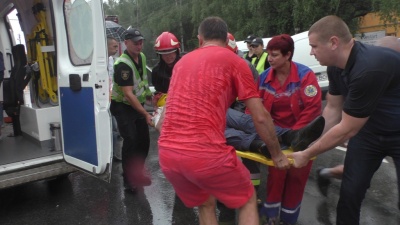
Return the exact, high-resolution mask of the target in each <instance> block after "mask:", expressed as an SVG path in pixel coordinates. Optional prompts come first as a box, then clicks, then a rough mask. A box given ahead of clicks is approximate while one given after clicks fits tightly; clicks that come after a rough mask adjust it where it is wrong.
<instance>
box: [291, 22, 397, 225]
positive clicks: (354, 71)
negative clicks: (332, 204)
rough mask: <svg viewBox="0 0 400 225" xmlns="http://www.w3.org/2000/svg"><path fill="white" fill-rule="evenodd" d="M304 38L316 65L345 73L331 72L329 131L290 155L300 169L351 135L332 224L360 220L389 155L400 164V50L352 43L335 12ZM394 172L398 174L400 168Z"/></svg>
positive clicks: (352, 40) (358, 221)
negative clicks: (371, 187)
mask: <svg viewBox="0 0 400 225" xmlns="http://www.w3.org/2000/svg"><path fill="white" fill-rule="evenodd" d="M308 37H309V43H310V46H311V54H312V55H314V56H315V58H316V59H317V60H318V61H319V62H320V64H321V65H325V66H335V67H338V68H340V69H343V72H342V73H340V74H333V75H331V76H329V96H328V98H327V105H326V107H325V109H324V112H323V116H324V117H325V119H326V123H325V124H326V126H325V131H327V132H326V133H325V134H324V135H323V136H322V137H321V138H320V139H319V140H318V141H316V142H315V143H314V144H313V145H311V146H310V147H309V148H308V149H306V150H304V151H302V152H296V153H293V154H292V155H290V156H289V157H291V158H294V160H295V163H294V166H295V167H303V166H305V165H306V163H307V162H308V160H309V159H310V158H312V157H314V156H316V155H318V154H320V153H323V152H325V151H328V150H330V149H332V148H334V147H336V146H337V145H339V144H342V143H343V142H345V141H346V140H348V139H350V140H349V143H348V147H347V153H346V158H345V163H344V174H343V180H342V187H341V189H340V198H339V202H338V205H337V220H336V223H337V224H359V223H360V209H361V203H362V200H363V199H364V197H365V193H366V191H367V189H368V188H369V184H370V181H371V178H372V176H373V174H374V173H375V171H376V170H377V169H378V168H379V166H380V165H381V163H382V160H383V159H384V158H385V157H386V156H391V157H393V160H394V161H395V165H400V157H399V156H400V54H399V53H398V52H396V51H394V50H392V49H388V48H382V47H377V46H370V45H365V44H362V43H360V42H357V41H355V40H354V39H353V37H352V35H351V33H350V31H349V29H348V27H347V25H346V24H345V23H344V21H343V20H342V19H340V18H338V17H336V16H327V17H324V18H322V19H320V20H319V21H317V22H316V23H314V24H313V25H312V26H311V28H310V30H309V33H308ZM396 170H397V174H398V176H399V174H400V166H396ZM399 180H400V179H398V182H399ZM398 184H399V183H398Z"/></svg>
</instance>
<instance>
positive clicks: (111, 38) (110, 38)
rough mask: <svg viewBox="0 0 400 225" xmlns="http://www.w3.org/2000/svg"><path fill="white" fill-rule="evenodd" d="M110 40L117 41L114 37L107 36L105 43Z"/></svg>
mask: <svg viewBox="0 0 400 225" xmlns="http://www.w3.org/2000/svg"><path fill="white" fill-rule="evenodd" d="M111 41H116V42H118V40H117V39H116V38H115V37H111V36H107V44H108V43H110V42H111Z"/></svg>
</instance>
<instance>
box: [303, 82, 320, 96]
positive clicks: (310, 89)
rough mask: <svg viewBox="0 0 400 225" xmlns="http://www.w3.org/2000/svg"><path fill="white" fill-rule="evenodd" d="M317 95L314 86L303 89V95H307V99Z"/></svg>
mask: <svg viewBox="0 0 400 225" xmlns="http://www.w3.org/2000/svg"><path fill="white" fill-rule="evenodd" d="M317 93H318V91H317V88H316V87H315V86H314V85H308V86H307V87H306V88H305V89H304V94H305V95H307V96H308V97H314V96H316V95H317Z"/></svg>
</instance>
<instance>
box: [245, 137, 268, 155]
mask: <svg viewBox="0 0 400 225" xmlns="http://www.w3.org/2000/svg"><path fill="white" fill-rule="evenodd" d="M249 150H250V151H251V152H255V153H261V154H263V155H264V156H265V157H267V158H271V154H270V153H269V151H268V149H267V145H266V144H265V143H264V142H263V141H262V140H259V139H255V140H254V141H252V142H251V144H250V149H249Z"/></svg>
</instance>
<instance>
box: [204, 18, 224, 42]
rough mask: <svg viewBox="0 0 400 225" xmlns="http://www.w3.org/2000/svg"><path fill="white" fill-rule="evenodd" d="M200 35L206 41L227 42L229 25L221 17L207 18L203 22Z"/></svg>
mask: <svg viewBox="0 0 400 225" xmlns="http://www.w3.org/2000/svg"><path fill="white" fill-rule="evenodd" d="M198 33H199V35H200V36H202V37H203V38H204V40H220V41H224V42H225V41H226V38H227V37H228V25H227V24H226V22H225V21H224V20H223V19H221V18H220V17H217V16H211V17H207V18H205V19H204V20H203V21H202V22H201V24H200V26H199V30H198Z"/></svg>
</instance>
